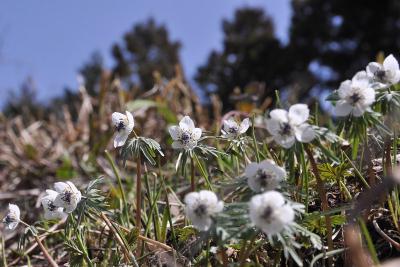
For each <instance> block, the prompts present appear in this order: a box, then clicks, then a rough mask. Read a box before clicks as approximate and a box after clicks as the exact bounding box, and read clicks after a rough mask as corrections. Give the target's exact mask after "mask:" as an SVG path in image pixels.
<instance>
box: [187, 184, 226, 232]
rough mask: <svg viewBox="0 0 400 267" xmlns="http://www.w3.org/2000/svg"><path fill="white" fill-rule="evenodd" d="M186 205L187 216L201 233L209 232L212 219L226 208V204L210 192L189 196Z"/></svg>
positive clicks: (192, 193) (193, 193)
mask: <svg viewBox="0 0 400 267" xmlns="http://www.w3.org/2000/svg"><path fill="white" fill-rule="evenodd" d="M185 204H186V209H185V210H186V216H187V217H188V218H189V219H190V220H191V221H192V223H193V225H194V227H196V229H198V230H200V231H207V230H208V229H209V228H210V226H211V224H212V217H213V216H214V215H215V214H216V213H218V212H221V211H222V209H223V208H224V202H222V201H218V198H217V196H216V195H215V193H213V192H211V191H208V190H201V191H200V192H191V193H189V194H187V195H186V196H185Z"/></svg>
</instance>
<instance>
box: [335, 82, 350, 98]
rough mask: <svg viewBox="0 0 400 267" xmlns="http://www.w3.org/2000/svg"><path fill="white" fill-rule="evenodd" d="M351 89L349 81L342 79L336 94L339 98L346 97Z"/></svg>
mask: <svg viewBox="0 0 400 267" xmlns="http://www.w3.org/2000/svg"><path fill="white" fill-rule="evenodd" d="M350 91H351V81H350V80H345V81H343V82H342V83H341V84H340V86H339V89H338V94H339V97H340V98H342V99H343V98H346V96H347V94H348V93H349V92H350Z"/></svg>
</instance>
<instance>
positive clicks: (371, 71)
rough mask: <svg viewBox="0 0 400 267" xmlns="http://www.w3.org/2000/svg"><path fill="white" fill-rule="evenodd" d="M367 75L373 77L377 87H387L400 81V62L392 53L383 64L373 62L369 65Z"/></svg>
mask: <svg viewBox="0 0 400 267" xmlns="http://www.w3.org/2000/svg"><path fill="white" fill-rule="evenodd" d="M367 75H368V77H369V78H371V79H372V81H373V83H374V85H375V86H376V87H386V86H390V85H392V84H396V83H398V82H399V81H400V69H399V63H398V62H397V60H396V58H395V57H394V56H393V55H392V54H390V55H389V56H387V57H386V58H385V60H384V61H383V64H380V63H378V62H371V63H369V64H368V66H367Z"/></svg>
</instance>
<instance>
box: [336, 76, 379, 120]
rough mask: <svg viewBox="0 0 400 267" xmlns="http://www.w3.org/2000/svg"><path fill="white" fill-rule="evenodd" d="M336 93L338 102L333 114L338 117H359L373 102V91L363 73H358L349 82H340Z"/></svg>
mask: <svg viewBox="0 0 400 267" xmlns="http://www.w3.org/2000/svg"><path fill="white" fill-rule="evenodd" d="M338 93H339V98H340V100H339V101H337V103H336V106H335V113H336V115H337V116H340V117H343V116H347V115H350V114H351V115H353V116H355V117H360V116H362V115H363V114H364V112H366V111H369V110H370V106H371V105H372V103H374V101H375V90H374V89H373V88H371V85H370V82H369V78H368V77H367V74H366V73H365V71H360V72H358V73H357V74H356V75H355V76H354V77H353V79H352V80H351V81H350V80H346V81H344V82H342V83H341V84H340V87H339V89H338Z"/></svg>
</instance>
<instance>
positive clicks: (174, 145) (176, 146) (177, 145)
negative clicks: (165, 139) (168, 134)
mask: <svg viewBox="0 0 400 267" xmlns="http://www.w3.org/2000/svg"><path fill="white" fill-rule="evenodd" d="M171 146H172V148H173V149H182V148H184V145H183V144H182V142H181V141H177V140H176V141H174V142H172V145H171Z"/></svg>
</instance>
